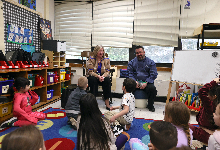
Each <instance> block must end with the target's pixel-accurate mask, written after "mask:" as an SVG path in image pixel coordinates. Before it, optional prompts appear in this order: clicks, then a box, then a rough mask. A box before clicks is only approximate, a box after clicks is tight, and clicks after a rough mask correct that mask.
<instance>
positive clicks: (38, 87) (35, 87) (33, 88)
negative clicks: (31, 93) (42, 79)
mask: <svg viewBox="0 0 220 150" xmlns="http://www.w3.org/2000/svg"><path fill="white" fill-rule="evenodd" d="M46 86H47V85H43V86H34V87H32V88H30V90H36V89H40V88H43V87H46Z"/></svg>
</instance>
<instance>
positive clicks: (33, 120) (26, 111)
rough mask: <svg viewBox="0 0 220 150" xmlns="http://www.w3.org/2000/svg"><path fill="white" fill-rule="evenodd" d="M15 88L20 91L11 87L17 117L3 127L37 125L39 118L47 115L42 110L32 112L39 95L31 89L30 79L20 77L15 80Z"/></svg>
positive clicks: (14, 112) (41, 118)
mask: <svg viewBox="0 0 220 150" xmlns="http://www.w3.org/2000/svg"><path fill="white" fill-rule="evenodd" d="M14 88H15V89H16V90H17V91H18V92H16V93H14V90H13V88H11V89H10V92H11V96H13V97H14V98H13V116H14V117H17V119H15V120H12V121H11V122H8V123H5V124H3V125H2V126H1V128H5V127H12V126H24V125H37V121H38V120H44V119H45V117H46V115H45V114H44V113H42V112H32V107H31V106H32V105H34V104H35V103H36V102H37V100H38V95H37V94H36V93H35V92H34V91H31V90H29V89H30V81H29V80H28V79H26V78H24V77H18V78H17V79H16V80H15V81H14Z"/></svg>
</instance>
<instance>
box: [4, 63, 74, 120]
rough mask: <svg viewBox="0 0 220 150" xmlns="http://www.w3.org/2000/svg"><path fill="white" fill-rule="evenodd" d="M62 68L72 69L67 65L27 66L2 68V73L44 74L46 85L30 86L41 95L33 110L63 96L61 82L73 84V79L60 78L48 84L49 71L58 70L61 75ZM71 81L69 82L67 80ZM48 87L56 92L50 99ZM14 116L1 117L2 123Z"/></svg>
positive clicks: (25, 75)
mask: <svg viewBox="0 0 220 150" xmlns="http://www.w3.org/2000/svg"><path fill="white" fill-rule="evenodd" d="M61 68H67V69H68V70H69V71H71V67H65V66H59V67H42V68H25V69H2V70H0V75H3V74H4V75H5V74H7V73H8V74H9V75H14V76H15V77H18V76H19V77H25V78H28V74H30V73H38V74H39V75H42V76H43V78H44V85H43V86H34V87H32V88H30V90H33V91H35V92H36V93H37V94H38V95H39V96H40V103H38V104H35V105H33V106H32V109H33V111H36V110H38V109H41V108H43V107H45V106H47V105H49V104H52V103H54V102H56V101H58V100H60V98H61V84H60V83H63V82H64V84H65V86H68V85H69V84H71V79H70V80H61V81H60V79H59V81H58V82H56V83H52V84H47V72H51V71H57V73H58V76H60V69H61ZM66 81H69V82H66ZM48 89H53V90H54V94H53V98H52V99H50V100H47V90H48ZM1 96H10V94H2V95H1ZM12 117H13V113H10V114H8V115H6V116H4V117H0V123H2V122H4V121H6V120H8V119H10V118H12Z"/></svg>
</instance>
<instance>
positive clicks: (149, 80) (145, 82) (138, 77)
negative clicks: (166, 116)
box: [127, 46, 158, 112]
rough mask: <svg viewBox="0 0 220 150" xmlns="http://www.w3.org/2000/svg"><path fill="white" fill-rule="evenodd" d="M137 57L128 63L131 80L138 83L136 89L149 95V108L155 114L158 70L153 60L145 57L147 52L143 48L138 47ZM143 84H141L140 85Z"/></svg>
mask: <svg viewBox="0 0 220 150" xmlns="http://www.w3.org/2000/svg"><path fill="white" fill-rule="evenodd" d="M135 52H136V57H135V58H134V59H132V60H131V61H130V62H129V63H128V68H127V69H128V72H129V78H132V79H134V80H135V81H136V83H137V86H136V88H140V89H143V90H144V92H146V94H147V95H148V106H147V108H148V109H149V110H150V111H152V112H154V111H155V108H154V99H155V98H156V95H157V90H156V87H155V86H154V80H155V79H156V78H157V75H158V73H157V68H156V64H155V62H154V61H153V60H151V59H149V58H148V57H146V56H145V51H144V48H143V47H142V46H137V47H136V49H135ZM140 83H141V84H140Z"/></svg>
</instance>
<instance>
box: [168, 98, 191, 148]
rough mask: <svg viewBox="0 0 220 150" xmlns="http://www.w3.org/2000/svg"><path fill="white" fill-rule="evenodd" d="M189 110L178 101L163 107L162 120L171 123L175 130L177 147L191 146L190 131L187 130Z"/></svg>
mask: <svg viewBox="0 0 220 150" xmlns="http://www.w3.org/2000/svg"><path fill="white" fill-rule="evenodd" d="M189 119H190V110H189V109H188V107H187V106H186V105H185V104H184V103H182V102H180V101H171V102H169V103H168V104H166V106H165V116H164V120H165V121H167V122H170V123H172V124H173V125H174V126H175V127H176V129H177V136H178V143H177V147H181V146H190V145H191V144H192V139H193V136H192V130H191V129H190V128H189Z"/></svg>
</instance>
